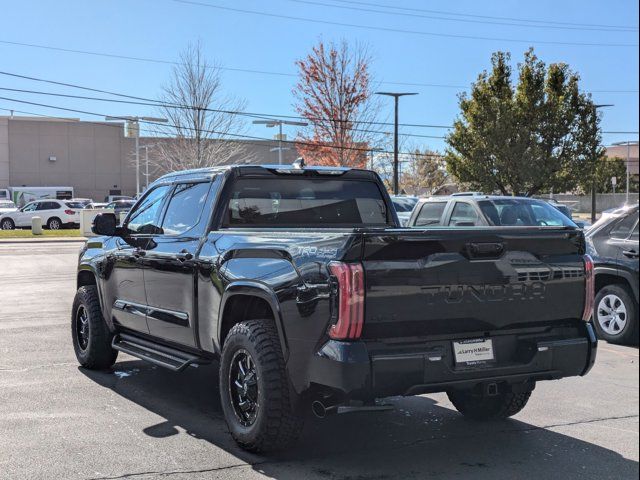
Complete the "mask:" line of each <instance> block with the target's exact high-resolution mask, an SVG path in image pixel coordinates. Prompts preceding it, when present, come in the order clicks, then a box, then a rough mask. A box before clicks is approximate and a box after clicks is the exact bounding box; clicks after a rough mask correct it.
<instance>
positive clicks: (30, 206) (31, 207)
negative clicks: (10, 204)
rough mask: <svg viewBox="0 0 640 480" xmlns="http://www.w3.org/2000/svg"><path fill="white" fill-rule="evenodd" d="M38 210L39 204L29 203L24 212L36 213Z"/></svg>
mask: <svg viewBox="0 0 640 480" xmlns="http://www.w3.org/2000/svg"><path fill="white" fill-rule="evenodd" d="M37 208H38V204H37V203H29V204H27V205H26V206H25V207H24V209H23V210H22V211H23V212H35V210H36V209H37Z"/></svg>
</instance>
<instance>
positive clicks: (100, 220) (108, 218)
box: [91, 213, 118, 237]
mask: <svg viewBox="0 0 640 480" xmlns="http://www.w3.org/2000/svg"><path fill="white" fill-rule="evenodd" d="M117 230H118V229H117V221H116V216H115V214H113V213H100V214H98V215H96V217H95V218H94V219H93V223H92V224H91V231H92V232H93V233H95V234H96V235H104V236H107V237H113V236H114V235H115V234H116V233H117Z"/></svg>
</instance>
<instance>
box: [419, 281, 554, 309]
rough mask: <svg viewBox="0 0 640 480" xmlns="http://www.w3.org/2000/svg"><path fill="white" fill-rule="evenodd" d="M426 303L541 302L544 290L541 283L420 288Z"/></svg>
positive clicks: (543, 285) (544, 287) (544, 286)
mask: <svg viewBox="0 0 640 480" xmlns="http://www.w3.org/2000/svg"><path fill="white" fill-rule="evenodd" d="M422 290H423V292H424V293H425V297H426V299H427V303H428V304H429V305H434V304H436V303H438V302H442V301H443V302H445V303H462V302H466V303H473V302H510V301H529V300H542V299H544V294H545V290H546V285H545V284H544V283H543V282H530V283H516V284H507V285H438V286H433V287H422Z"/></svg>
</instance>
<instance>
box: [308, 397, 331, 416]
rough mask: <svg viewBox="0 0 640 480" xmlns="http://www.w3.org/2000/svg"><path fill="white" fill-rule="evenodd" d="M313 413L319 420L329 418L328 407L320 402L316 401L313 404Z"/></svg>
mask: <svg viewBox="0 0 640 480" xmlns="http://www.w3.org/2000/svg"><path fill="white" fill-rule="evenodd" d="M311 411H312V412H313V414H314V415H315V416H316V417H318V418H324V417H326V416H327V407H325V406H324V403H322V402H321V401H320V400H314V401H313V402H312V403H311Z"/></svg>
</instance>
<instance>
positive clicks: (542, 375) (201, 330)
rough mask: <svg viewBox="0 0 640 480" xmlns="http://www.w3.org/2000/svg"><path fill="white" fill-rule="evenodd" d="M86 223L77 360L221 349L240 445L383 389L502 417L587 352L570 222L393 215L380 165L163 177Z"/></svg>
mask: <svg viewBox="0 0 640 480" xmlns="http://www.w3.org/2000/svg"><path fill="white" fill-rule="evenodd" d="M544 205H545V206H546V208H549V209H553V207H551V206H549V205H546V204H544ZM554 211H555V210H554ZM555 212H556V214H557V215H560V216H562V217H563V218H565V221H566V222H567V223H568V222H570V220H569V219H566V217H564V216H563V215H562V214H561V213H559V212H557V211H555ZM93 231H94V233H95V234H97V235H101V236H99V237H95V238H92V239H91V241H90V242H87V244H86V245H85V246H84V248H83V249H82V251H81V253H80V257H79V265H78V276H77V293H76V296H75V300H74V303H73V307H72V315H71V326H72V328H71V334H72V343H73V347H74V350H75V353H76V357H77V359H78V362H79V363H80V365H82V366H83V367H85V368H90V369H102V368H109V367H111V366H112V365H113V363H114V362H115V361H116V357H117V355H118V352H126V353H128V354H130V355H133V356H134V357H138V358H141V359H143V360H146V361H148V362H151V363H153V364H155V365H158V366H160V367H164V368H168V369H170V370H173V371H182V370H184V369H185V368H187V367H188V366H189V365H194V364H195V365H197V364H202V363H209V362H212V361H214V360H219V369H220V373H219V375H218V379H219V391H220V401H221V406H222V412H223V415H224V417H225V419H226V421H227V424H228V427H229V431H230V433H231V435H232V436H233V438H234V439H235V440H236V441H237V442H238V444H239V445H241V446H242V447H243V448H245V449H247V450H251V451H265V450H273V449H278V448H283V447H284V446H285V445H287V444H289V443H291V442H292V441H294V440H295V438H296V436H297V434H298V432H299V431H300V427H301V425H302V419H303V417H304V415H303V412H304V410H305V409H309V410H311V411H312V412H314V413H315V414H316V415H317V416H319V417H323V416H325V415H328V414H332V413H346V412H354V411H376V410H380V409H385V408H386V407H384V406H380V405H377V404H376V403H375V402H374V400H375V399H376V398H380V397H386V396H392V395H418V394H422V393H426V392H447V393H448V395H449V398H450V399H451V400H452V402H453V405H454V406H455V407H456V408H457V409H458V410H459V411H460V412H461V413H462V414H464V415H467V416H469V417H471V418H474V419H484V420H489V419H496V418H504V417H509V416H511V415H515V414H516V413H518V412H519V411H520V410H521V409H523V408H524V407H525V405H526V404H527V401H528V400H529V397H530V395H531V392H532V391H533V389H534V387H535V384H536V382H538V381H542V380H551V379H558V378H562V377H567V376H575V375H585V374H586V373H587V372H588V371H589V370H590V368H591V366H592V365H593V362H594V361H595V355H596V337H595V334H594V332H593V329H592V326H591V324H590V323H589V319H590V318H591V307H592V305H593V278H592V276H591V273H592V263H591V260H590V258H589V257H587V256H585V255H584V254H585V251H584V234H583V233H582V231H580V230H579V229H577V228H575V227H572V226H570V225H568V226H567V225H564V224H560V225H555V226H554V225H550V226H548V227H547V228H544V229H542V228H534V229H532V228H529V227H527V228H511V229H497V228H483V229H480V228H478V229H462V228H442V229H434V230H409V229H405V228H400V224H399V221H398V218H397V215H396V212H395V210H394V208H393V206H392V204H391V199H390V198H389V196H388V194H387V192H386V190H385V187H384V184H383V183H382V181H381V179H380V177H379V176H378V175H377V174H376V173H374V172H370V171H366V170H355V169H348V168H339V167H303V166H300V165H294V166H291V167H288V166H284V165H275V166H236V167H215V168H207V169H202V170H191V171H186V172H175V173H171V174H168V175H165V176H164V177H161V178H160V179H158V180H157V181H156V182H154V183H153V184H152V185H151V186H150V187H149V189H148V190H147V191H146V192H145V194H144V195H143V196H142V197H141V198H140V200H139V201H138V202H137V204H136V205H135V206H134V207H133V208H132V209H131V211H130V212H129V214H128V215H127V217H126V219H125V221H124V223H123V224H122V226H117V222H116V219H115V215H113V214H111V213H103V214H100V215H98V216H97V217H96V219H95V222H94V227H93Z"/></svg>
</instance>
